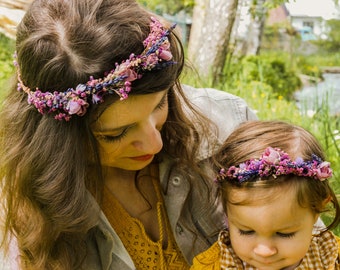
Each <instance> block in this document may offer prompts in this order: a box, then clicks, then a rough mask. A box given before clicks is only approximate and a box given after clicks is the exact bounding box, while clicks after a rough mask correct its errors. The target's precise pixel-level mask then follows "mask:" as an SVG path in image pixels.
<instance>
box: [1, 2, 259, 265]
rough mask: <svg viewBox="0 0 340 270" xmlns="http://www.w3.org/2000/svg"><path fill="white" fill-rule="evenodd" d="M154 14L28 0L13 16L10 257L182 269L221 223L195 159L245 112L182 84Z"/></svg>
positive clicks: (22, 261)
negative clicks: (26, 7) (19, 13)
mask: <svg viewBox="0 0 340 270" xmlns="http://www.w3.org/2000/svg"><path fill="white" fill-rule="evenodd" d="M152 16H153V15H152V14H150V13H149V12H147V11H145V10H144V9H143V8H141V7H140V6H139V5H138V4H136V3H135V2H134V1H132V0H124V1H119V0H100V1H98V0H85V1H84V0H71V1H70V0H68V1H66V0H48V1H47V0H45V1H44V0H36V1H34V2H33V3H32V5H31V6H30V8H29V10H28V11H27V14H26V15H25V17H24V18H23V20H22V22H21V23H20V25H19V26H18V30H17V48H16V50H17V52H16V66H17V75H18V76H17V83H18V90H19V91H18V90H17V89H16V88H17V87H13V89H12V90H11V92H10V93H9V95H8V98H7V99H6V100H5V102H4V104H3V107H2V112H1V119H2V120H1V121H2V123H1V139H2V140H1V149H2V153H1V162H0V163H1V173H2V175H1V176H2V177H1V179H3V189H2V192H3V195H2V198H5V201H4V211H5V216H6V219H5V229H4V234H5V238H4V239H5V240H6V241H5V242H4V246H5V248H7V249H9V248H8V246H9V245H12V246H14V247H18V252H19V254H18V256H16V262H18V264H19V265H20V266H19V267H20V268H21V269H135V268H137V269H144V268H147V267H149V268H151V269H187V268H188V267H189V265H190V264H191V261H192V258H193V257H194V256H195V255H196V254H198V253H199V252H201V251H203V250H205V249H206V248H208V247H209V246H210V245H211V244H212V243H213V242H214V241H215V240H216V239H217V236H218V232H219V230H220V229H222V228H224V226H225V216H224V213H223V211H222V208H221V204H220V201H219V199H218V197H217V196H216V192H215V189H214V187H213V185H211V183H210V182H209V181H204V179H205V177H206V176H207V175H209V174H210V170H209V168H208V166H206V165H205V162H204V160H205V159H206V158H207V157H208V156H210V155H211V153H212V151H213V150H214V149H215V147H216V146H217V145H218V143H219V142H220V141H223V139H224V138H225V137H226V136H227V135H228V134H229V133H230V132H231V131H232V129H233V128H234V127H235V126H237V125H238V124H239V123H240V122H243V121H246V120H247V119H249V118H255V117H254V115H253V114H252V113H251V111H250V110H249V109H248V108H247V106H246V104H245V103H244V102H243V100H241V99H239V98H237V97H235V96H232V95H229V94H226V93H223V92H220V91H217V90H210V89H201V90H196V89H193V88H191V87H188V86H181V85H180V83H179V80H178V78H179V76H180V74H181V71H182V68H183V63H184V56H183V49H182V46H181V43H180V41H179V39H178V37H177V35H176V34H175V32H174V31H175V30H173V28H174V26H171V25H169V24H167V23H166V22H164V21H162V22H160V20H159V19H156V18H155V17H152ZM209 118H211V120H212V121H210V120H209ZM226 118H227V119H229V120H228V122H227V123H225V124H223V125H219V122H220V121H221V122H222V120H225V119H226ZM213 122H215V124H216V126H217V127H218V128H215V127H216V126H215V125H214V123H213ZM224 122H225V121H224ZM9 138H10V139H9ZM188 167H190V168H192V169H191V171H190V172H188V171H187V169H185V168H188ZM206 179H209V178H206ZM11 241H12V242H11ZM13 241H14V244H13ZM9 242H10V243H9ZM12 254H13V252H12ZM176 267H177V268H176Z"/></svg>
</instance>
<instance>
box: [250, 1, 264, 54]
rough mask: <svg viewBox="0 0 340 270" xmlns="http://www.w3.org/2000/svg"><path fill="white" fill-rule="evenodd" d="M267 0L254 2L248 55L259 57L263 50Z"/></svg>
mask: <svg viewBox="0 0 340 270" xmlns="http://www.w3.org/2000/svg"><path fill="white" fill-rule="evenodd" d="M265 2H266V0H253V3H252V6H253V11H252V14H251V21H250V24H249V32H248V39H247V41H246V43H247V46H246V47H247V50H246V55H258V54H259V53H260V48H261V40H262V35H263V29H264V25H265V21H266V18H267V8H266V7H265V5H264V3H265Z"/></svg>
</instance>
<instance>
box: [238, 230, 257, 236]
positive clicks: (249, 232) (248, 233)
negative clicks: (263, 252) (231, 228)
mask: <svg viewBox="0 0 340 270" xmlns="http://www.w3.org/2000/svg"><path fill="white" fill-rule="evenodd" d="M238 232H239V234H240V235H253V234H254V233H255V231H244V230H240V229H239V230H238Z"/></svg>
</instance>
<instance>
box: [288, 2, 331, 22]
mask: <svg viewBox="0 0 340 270" xmlns="http://www.w3.org/2000/svg"><path fill="white" fill-rule="evenodd" d="M289 2H290V3H286V7H287V8H288V10H289V12H290V13H291V14H292V15H309V16H321V17H323V18H324V19H331V18H333V17H334V15H335V5H334V1H333V0H295V1H294V0H290V1H289Z"/></svg>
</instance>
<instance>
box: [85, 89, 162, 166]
mask: <svg viewBox="0 0 340 270" xmlns="http://www.w3.org/2000/svg"><path fill="white" fill-rule="evenodd" d="M167 93H168V91H167V90H164V91H161V92H157V93H152V94H147V95H135V96H134V95H130V96H129V98H128V99H126V100H123V101H117V102H114V103H113V104H112V105H111V106H109V107H108V108H107V109H106V110H105V111H104V112H103V113H102V114H101V115H100V117H99V118H98V120H97V121H96V122H95V123H94V124H93V125H92V131H93V134H94V136H95V138H96V139H97V141H98V145H99V154H100V159H101V164H102V165H103V166H107V167H114V168H120V169H124V170H140V169H142V168H144V167H145V166H147V165H148V164H149V163H150V162H151V161H152V159H153V157H154V155H155V154H157V153H158V152H159V151H160V150H161V149H162V147H163V142H162V138H161V134H160V130H161V128H162V126H163V124H164V123H165V121H166V119H167V116H168V99H167Z"/></svg>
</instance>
